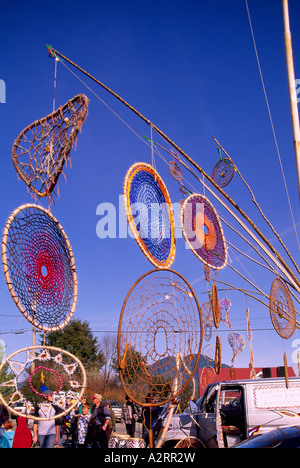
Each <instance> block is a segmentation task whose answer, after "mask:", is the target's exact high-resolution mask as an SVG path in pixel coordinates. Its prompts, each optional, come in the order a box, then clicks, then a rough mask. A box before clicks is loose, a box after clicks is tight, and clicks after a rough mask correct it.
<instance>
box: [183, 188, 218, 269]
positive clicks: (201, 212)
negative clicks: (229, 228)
mask: <svg viewBox="0 0 300 468" xmlns="http://www.w3.org/2000/svg"><path fill="white" fill-rule="evenodd" d="M181 228H182V232H183V236H184V238H185V240H186V242H187V244H188V246H189V248H190V249H191V250H192V252H193V253H194V254H195V255H196V257H197V258H198V259H199V260H201V261H202V262H203V263H205V264H206V265H208V266H209V267H210V268H213V269H215V270H220V269H222V268H224V267H225V266H226V263H227V248H226V244H225V238H224V234H223V229H222V226H221V222H220V220H219V217H218V215H217V212H216V210H215V208H214V207H213V205H212V204H211V203H210V201H209V200H208V199H207V198H206V197H204V196H203V195H200V194H192V195H190V196H189V197H188V198H186V200H185V202H184V204H183V206H182V210H181Z"/></svg>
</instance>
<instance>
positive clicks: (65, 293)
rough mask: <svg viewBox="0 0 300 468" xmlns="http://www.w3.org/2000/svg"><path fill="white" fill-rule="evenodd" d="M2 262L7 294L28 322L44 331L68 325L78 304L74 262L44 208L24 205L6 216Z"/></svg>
mask: <svg viewBox="0 0 300 468" xmlns="http://www.w3.org/2000/svg"><path fill="white" fill-rule="evenodd" d="M2 262H3V268H4V275H5V279H6V282H7V285H8V289H9V291H10V294H11V296H12V298H13V300H14V301H15V303H16V305H17V307H18V308H19V310H20V311H21V313H22V314H23V315H24V317H25V318H26V319H27V320H28V321H29V322H31V323H33V325H34V326H35V327H37V328H39V329H40V330H43V331H45V332H49V331H56V330H59V329H61V328H62V327H64V326H65V325H66V324H67V323H68V322H69V321H70V319H71V318H72V316H73V314H74V311H75V307H76V302H77V276H76V269H75V261H74V257H73V253H72V249H71V246H70V243H69V241H68V238H67V236H66V234H65V232H64V230H63V228H62V226H61V225H60V224H59V222H58V221H57V220H56V219H55V218H54V216H53V215H52V214H51V213H50V212H49V211H48V210H46V209H44V208H42V207H40V206H38V205H34V204H27V205H23V206H21V207H19V208H17V209H16V210H15V211H14V212H13V213H12V214H11V216H10V217H9V218H8V221H7V223H6V226H5V229H4V233H3V239H2Z"/></svg>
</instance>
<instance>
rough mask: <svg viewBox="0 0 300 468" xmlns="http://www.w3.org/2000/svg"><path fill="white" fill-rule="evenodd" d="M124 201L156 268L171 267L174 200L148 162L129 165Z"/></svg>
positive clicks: (143, 245) (174, 245) (132, 224)
mask: <svg viewBox="0 0 300 468" xmlns="http://www.w3.org/2000/svg"><path fill="white" fill-rule="evenodd" d="M123 193H124V203H125V210H126V214H127V220H128V223H129V225H130V228H131V230H132V233H133V235H134V237H135V239H136V241H137V243H138V245H139V247H140V248H141V250H142V252H143V253H144V254H145V256H146V257H147V258H148V260H149V261H150V262H151V263H152V264H153V265H154V266H155V267H156V268H169V267H170V266H171V265H172V263H173V261H174V258H175V251H176V242H175V225H174V214H173V209H172V202H171V199H170V196H169V194H168V191H167V188H166V186H165V184H164V182H163V180H162V179H161V178H160V176H159V174H158V173H157V172H156V171H155V169H154V168H153V167H152V166H150V165H149V164H145V163H137V164H134V165H133V166H131V167H130V169H129V170H128V172H127V174H126V177H125V180H124V191H123Z"/></svg>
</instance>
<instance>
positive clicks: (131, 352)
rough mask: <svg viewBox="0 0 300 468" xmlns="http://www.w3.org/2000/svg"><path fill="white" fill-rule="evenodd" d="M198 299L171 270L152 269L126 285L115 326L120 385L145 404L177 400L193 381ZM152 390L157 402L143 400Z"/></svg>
mask: <svg viewBox="0 0 300 468" xmlns="http://www.w3.org/2000/svg"><path fill="white" fill-rule="evenodd" d="M202 338H203V329H202V319H201V313H200V306H199V304H198V300H197V298H196V296H195V294H194V292H193V290H192V288H191V286H190V285H189V283H188V282H187V281H186V279H185V278H184V277H183V276H182V275H180V274H179V273H177V272H175V271H173V270H152V271H150V272H148V273H146V274H145V275H143V276H141V277H140V278H139V279H138V280H137V281H136V282H135V283H134V284H133V286H132V287H131V288H130V290H129V292H128V293H127V296H126V298H125V301H124V303H123V307H122V311H121V315H120V320H119V330H118V363H119V373H120V379H121V382H122V386H123V388H124V390H125V392H126V394H127V395H128V396H130V398H131V399H132V400H133V401H135V402H136V403H138V404H141V405H143V406H158V405H161V404H163V403H162V402H164V403H167V402H168V401H171V400H172V399H174V398H176V397H177V396H178V395H179V394H180V393H181V392H182V391H183V390H184V388H186V387H187V385H188V384H189V383H190V381H191V380H192V377H193V374H194V372H195V371H196V368H197V364H198V361H199V357H200V351H201V346H202ZM149 393H150V394H155V395H156V396H157V400H156V401H151V402H146V403H145V399H146V395H148V394H149Z"/></svg>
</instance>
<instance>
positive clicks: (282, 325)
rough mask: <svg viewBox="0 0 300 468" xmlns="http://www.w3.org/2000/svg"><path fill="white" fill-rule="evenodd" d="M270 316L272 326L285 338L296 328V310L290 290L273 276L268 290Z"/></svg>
mask: <svg viewBox="0 0 300 468" xmlns="http://www.w3.org/2000/svg"><path fill="white" fill-rule="evenodd" d="M270 316H271V320H272V324H273V327H274V328H275V330H276V331H277V333H278V334H279V335H280V336H281V337H282V338H285V339H288V338H290V337H291V336H292V335H293V333H294V331H295V328H296V311H295V308H294V304H293V300H292V298H291V295H290V292H289V290H288V288H287V286H286V285H285V283H284V282H283V281H282V280H281V279H280V278H275V279H274V281H273V283H272V286H271V292H270Z"/></svg>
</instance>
